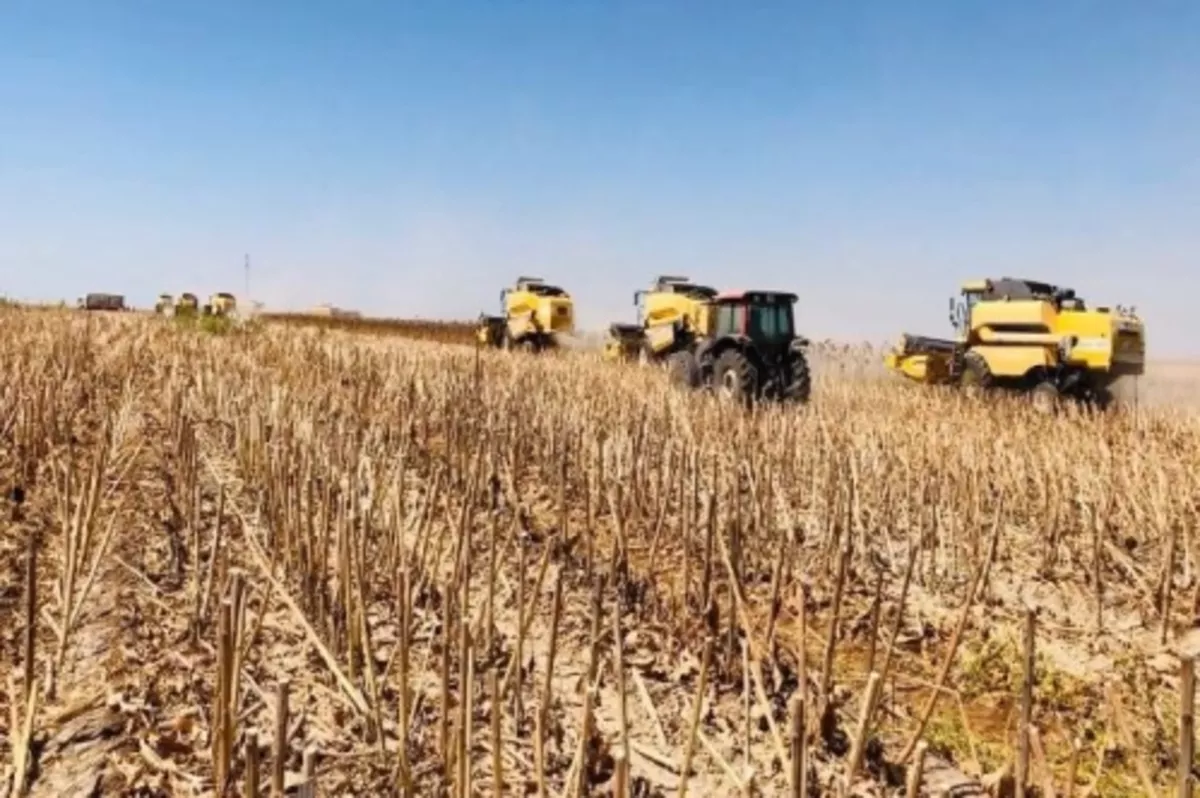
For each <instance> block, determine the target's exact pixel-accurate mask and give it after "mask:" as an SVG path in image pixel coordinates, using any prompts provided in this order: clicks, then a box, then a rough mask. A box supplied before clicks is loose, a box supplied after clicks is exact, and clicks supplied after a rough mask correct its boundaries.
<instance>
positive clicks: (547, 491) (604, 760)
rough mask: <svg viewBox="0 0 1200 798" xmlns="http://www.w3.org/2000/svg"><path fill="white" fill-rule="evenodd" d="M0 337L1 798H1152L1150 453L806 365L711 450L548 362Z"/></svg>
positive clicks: (708, 416) (1154, 556)
mask: <svg viewBox="0 0 1200 798" xmlns="http://www.w3.org/2000/svg"><path fill="white" fill-rule="evenodd" d="M0 326H2V328H3V332H4V335H5V340H6V341H7V342H9V345H8V347H7V348H6V350H5V351H4V352H2V353H0V396H2V398H3V403H2V404H0V478H3V480H4V484H5V486H6V489H8V488H9V487H14V488H15V487H18V486H19V487H21V488H22V489H23V490H22V493H23V496H21V498H22V499H23V501H21V502H20V503H19V504H18V503H16V502H12V501H10V502H9V504H10V507H9V514H8V515H6V522H7V527H6V532H5V534H4V536H3V538H0V546H2V547H3V548H0V557H2V562H3V568H2V569H0V613H2V616H0V619H2V620H3V621H4V623H3V626H2V627H0V628H3V629H4V630H5V631H4V634H5V642H6V651H9V652H13V653H12V655H11V656H7V657H5V659H4V663H5V664H4V666H3V667H4V668H5V669H6V672H5V673H4V674H3V675H4V679H3V685H4V688H5V690H6V691H7V692H6V693H5V695H4V697H3V706H0V711H3V712H5V713H7V714H6V717H8V718H11V719H13V722H12V723H9V724H7V728H8V731H6V732H4V734H3V737H0V745H3V754H4V757H5V759H4V761H5V762H6V763H8V764H9V765H10V768H9V774H8V776H7V777H6V778H7V779H8V780H9V781H10V782H12V781H13V773H14V772H15V773H17V775H19V776H20V777H21V781H22V783H21V784H20V785H19V786H20V787H24V788H27V789H28V791H29V792H30V793H31V794H34V795H65V794H76V792H81V793H85V792H86V790H88V789H90V788H91V787H92V786H93V785H94V784H95V783H96V781H97V780H98V779H99V780H102V781H103V783H104V785H105V793H106V794H107V792H108V791H110V790H111V791H116V790H119V789H125V788H130V787H133V786H134V785H143V786H144V787H147V788H149V789H150V790H151V793H154V791H158V792H157V794H164V795H166V794H176V795H187V794H196V795H200V794H205V795H210V794H213V792H214V784H215V781H214V780H215V779H220V780H221V781H222V782H223V783H224V784H225V786H226V787H227V790H228V794H231V795H232V794H246V793H247V792H249V791H250V790H251V789H253V790H254V791H255V793H256V794H258V793H261V794H270V792H271V790H272V789H274V786H277V785H278V786H289V787H291V786H303V787H304V788H305V789H307V787H308V786H310V785H311V786H315V794H318V795H347V794H360V795H361V794H383V795H388V794H408V795H436V794H442V793H443V792H444V794H447V795H468V794H472V795H478V794H486V795H492V794H496V790H497V789H499V790H500V791H501V793H502V794H504V795H516V794H524V792H525V791H526V789H529V790H532V791H535V792H537V793H538V794H541V795H550V794H554V795H556V796H557V795H583V794H592V795H597V794H610V793H616V794H620V795H655V794H662V795H673V794H677V791H681V789H682V785H681V784H680V782H681V781H683V779H681V774H682V773H683V771H684V769H685V767H686V769H687V770H688V771H689V773H688V776H687V778H686V790H687V792H688V793H689V794H692V795H728V794H751V793H755V791H757V792H756V794H762V795H772V794H799V793H798V792H797V791H796V790H797V786H793V783H795V782H799V781H801V780H803V781H806V782H807V784H808V786H809V788H810V789H812V790H815V789H816V788H817V787H818V786H821V787H822V788H823V790H822V794H826V793H828V792H829V791H830V790H833V789H834V788H835V787H836V785H838V784H841V783H842V782H843V780H844V779H846V778H847V777H849V780H850V781H853V782H854V784H853V785H852V789H854V790H857V791H860V792H861V791H866V792H869V793H872V794H895V795H901V794H905V792H904V790H905V785H904V781H905V773H904V768H905V767H915V766H916V765H918V764H920V765H923V771H922V774H923V777H924V780H925V784H926V789H927V790H931V789H933V788H934V787H936V786H946V785H947V784H949V783H952V782H954V781H959V782H965V781H969V778H968V777H969V776H971V775H973V774H976V773H977V774H978V775H980V776H982V777H984V778H983V781H988V780H989V777H990V779H991V780H992V781H995V780H996V779H997V778H998V776H1002V775H1003V773H1004V769H1005V768H1006V767H1007V768H1008V770H1014V769H1015V770H1017V772H1022V773H1026V774H1029V775H1028V781H1029V783H1030V784H1031V785H1032V786H1036V787H1038V788H1044V786H1045V785H1046V783H1047V782H1050V783H1052V784H1053V785H1054V787H1055V789H1056V790H1057V791H1059V792H1062V793H1064V794H1066V793H1068V792H1070V790H1069V789H1068V783H1070V784H1073V785H1075V786H1074V787H1073V789H1074V794H1075V795H1082V794H1085V792H1086V791H1087V790H1088V789H1089V788H1090V789H1091V790H1092V792H1093V794H1098V795H1120V794H1130V795H1134V794H1144V793H1145V792H1146V790H1147V789H1148V785H1149V783H1153V784H1154V785H1155V786H1157V787H1158V788H1159V789H1162V788H1165V787H1166V785H1168V784H1171V783H1173V782H1174V780H1175V773H1176V769H1177V765H1178V762H1177V759H1178V751H1179V744H1178V739H1179V738H1178V731H1177V726H1178V725H1179V724H1180V712H1179V698H1178V692H1179V678H1178V672H1179V669H1178V664H1177V660H1176V659H1175V658H1174V656H1173V655H1172V654H1171V653H1169V652H1171V651H1173V650H1174V649H1181V650H1185V651H1186V650H1188V649H1189V647H1191V646H1192V645H1193V643H1192V638H1193V633H1191V632H1190V630H1191V628H1192V625H1193V617H1194V615H1195V614H1196V605H1197V600H1198V599H1200V588H1198V586H1200V562H1197V560H1196V557H1197V555H1198V554H1200V549H1198V548H1197V544H1198V543H1200V541H1197V540H1196V539H1195V535H1194V531H1195V528H1196V525H1195V518H1196V512H1197V509H1196V504H1195V497H1196V495H1197V490H1196V489H1197V482H1198V479H1200V478H1198V477H1196V476H1195V474H1194V473H1193V472H1192V469H1191V466H1192V464H1193V463H1194V462H1195V460H1196V456H1197V454H1198V453H1200V429H1198V428H1197V424H1196V422H1195V421H1194V420H1191V419H1189V418H1187V417H1184V416H1171V415H1165V414H1163V415H1158V414H1156V415H1149V414H1146V415H1142V416H1137V417H1134V416H1113V417H1105V418H1087V417H1084V416H1083V415H1081V414H1077V413H1068V414H1067V415H1066V417H1064V418H1058V419H1051V418H1046V417H1042V416H1038V415H1035V414H1032V413H1030V412H1028V411H1027V410H1026V408H1024V407H1023V406H1022V405H1021V404H1020V403H1019V402H998V403H992V404H989V405H985V404H982V403H968V402H963V401H960V400H958V399H957V398H955V397H951V396H946V395H942V394H940V393H939V392H936V391H909V390H903V388H901V387H900V386H896V385H894V384H891V383H888V382H874V381H871V380H866V379H862V378H860V377H859V376H857V375H856V374H850V375H848V374H847V370H842V371H839V370H837V369H832V368H831V369H825V370H824V373H821V372H818V376H817V391H816V395H815V398H814V402H813V404H812V405H811V406H809V407H806V408H776V407H772V408H767V409H764V410H762V411H760V412H757V413H754V414H744V413H740V412H737V411H736V410H734V409H732V408H727V407H724V406H722V405H721V404H720V403H718V402H716V401H714V400H712V399H709V398H706V397H703V396H696V395H687V394H682V393H679V392H677V391H674V390H671V389H669V387H668V386H667V385H666V384H665V382H664V380H663V378H662V375H661V374H660V373H659V372H658V371H656V370H654V369H637V368H620V367H609V366H606V365H603V364H600V363H597V362H595V357H594V356H590V355H584V354H575V353H561V354H556V355H553V356H546V357H540V358H529V357H524V356H521V355H510V354H506V353H500V352H481V353H476V352H474V351H473V350H472V349H471V348H468V347H458V346H448V345H443V344H438V343H430V342H425V341H402V340H393V339H386V340H385V339H371V338H365V339H364V338H356V337H354V336H351V335H348V334H344V333H341V332H335V331H328V332H323V333H316V334H313V333H311V332H308V331H304V332H302V331H295V330H288V329H279V328H272V327H268V328H266V329H265V330H262V331H258V332H256V333H255V334H247V335H241V334H231V335H226V336H213V335H205V334H202V333H199V332H196V331H186V330H179V329H175V328H173V327H172V326H171V325H169V324H165V323H161V320H155V319H141V318H114V317H104V318H100V317H87V318H81V317H80V315H79V314H69V313H63V314H36V315H32V314H4V315H0ZM854 356H855V355H854V353H847V354H846V355H845V357H846V358H847V359H852V358H853V357H854ZM836 357H837V353H832V354H830V355H828V357H827V358H826V359H827V360H830V361H832V360H833V359H834V358H836ZM853 370H854V369H853V368H850V369H849V371H851V372H853ZM31 551H35V552H36V553H37V556H36V558H35V559H33V560H31V558H30V552H31ZM31 564H32V565H33V569H32V570H33V572H34V573H35V574H36V580H35V585H36V590H34V591H30V590H28V586H27V584H26V582H27V579H26V574H27V572H28V571H29V570H30V567H29V566H30V565H31ZM30 598H32V600H33V603H34V604H35V605H36V610H35V612H34V613H33V614H32V616H29V614H28V613H27V610H26V606H27V604H28V603H29V599H30ZM1029 607H1034V608H1036V609H1037V610H1038V613H1037V615H1036V617H1035V618H1034V619H1033V620H1032V621H1030V620H1029V618H1030V616H1029V615H1028V613H1027V609H1028V608H1029ZM30 617H32V620H33V621H34V623H32V624H30V622H29V621H30ZM1030 623H1032V624H1033V630H1034V648H1035V650H1034V651H1033V652H1030V651H1028V650H1027V649H1028V646H1027V643H1026V641H1025V635H1026V631H1027V630H1028V628H1029V624H1030ZM27 630H32V631H33V633H34V634H33V638H32V645H28V644H27V643H26V642H25V634H26V631H27ZM1164 640H1165V641H1166V642H1165V644H1164ZM29 650H32V652H33V658H32V660H29V658H28V656H27V651H29ZM1030 654H1032V657H1031V656H1029V655H1030ZM30 663H32V667H29V666H30ZM551 664H552V667H550V666H551ZM26 674H28V683H29V685H30V687H29V688H28V691H27V690H26V687H25V685H26V679H27V676H26ZM871 674H874V676H873V677H872V675H871ZM801 684H803V685H805V688H804V689H803V690H801V689H799V686H800V685H801ZM1026 685H1028V689H1025V686H1026ZM868 688H869V689H868ZM1023 695H1024V696H1027V699H1026V700H1022V696H1023ZM797 699H800V701H799V702H797ZM281 707H282V709H281ZM1185 714H1188V713H1185ZM1023 717H1025V718H1027V719H1028V722H1027V723H1026V724H1022V723H1020V719H1021V718H1023ZM18 721H19V722H18ZM401 740H404V741H406V744H404V745H401V744H400V741H401ZM1026 743H1028V744H1026ZM924 744H928V751H929V756H928V759H927V760H926V759H924V758H923V752H924V751H925V750H926V748H925V745H924ZM251 745H253V746H254V747H253V749H252V750H248V747H249V746H251ZM280 752H282V753H280ZM918 759H920V760H921V761H920V762H919V763H918V762H917V760H918ZM1017 760H1020V763H1019V764H1017ZM951 761H953V762H956V763H957V765H955V766H954V767H950V766H948V764H947V763H948V762H951ZM800 762H804V763H806V764H807V769H802V768H797V767H796V764H797V763H800ZM248 763H251V764H253V765H255V766H256V767H257V768H258V770H256V771H255V773H254V774H253V777H252V776H251V774H249V773H248V772H247V765H248ZM685 763H687V764H686V765H685ZM688 765H690V767H688ZM1072 776H1073V777H1072ZM497 784H498V785H500V786H499V788H497V787H496V786H495V785H497Z"/></svg>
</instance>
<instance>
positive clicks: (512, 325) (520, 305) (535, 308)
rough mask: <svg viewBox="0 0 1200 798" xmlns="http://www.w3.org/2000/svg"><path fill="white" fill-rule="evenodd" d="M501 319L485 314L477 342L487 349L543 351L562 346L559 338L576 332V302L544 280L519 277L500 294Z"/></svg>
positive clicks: (560, 289)
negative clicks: (489, 347) (494, 347)
mask: <svg viewBox="0 0 1200 798" xmlns="http://www.w3.org/2000/svg"><path fill="white" fill-rule="evenodd" d="M500 312H501V315H499V316H487V315H482V316H480V319H479V326H478V327H477V328H476V333H475V334H476V338H477V340H478V341H479V342H480V343H481V344H483V345H485V346H496V347H501V348H504V349H523V350H525V351H530V352H539V351H541V350H543V349H550V348H553V347H556V346H557V345H558V337H559V336H562V335H573V334H574V333H575V301H574V300H573V299H572V298H571V295H570V294H569V293H567V292H566V291H565V290H563V289H562V288H560V287H558V286H556V285H550V284H548V283H546V281H544V280H543V279H542V278H540V277H518V278H517V280H516V283H515V284H514V285H513V286H512V287H511V288H505V289H503V290H501V291H500Z"/></svg>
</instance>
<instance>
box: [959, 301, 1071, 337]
mask: <svg viewBox="0 0 1200 798" xmlns="http://www.w3.org/2000/svg"><path fill="white" fill-rule="evenodd" d="M1057 316H1058V314H1057V313H1056V312H1055V310H1054V305H1052V304H1051V303H1049V302H1040V301H1036V300H1012V301H1004V300H997V301H990V302H977V303H976V304H975V307H974V308H973V309H972V311H971V327H972V328H973V329H979V328H981V327H998V328H1006V327H1007V328H1009V329H1014V328H1018V327H1020V328H1025V329H1028V330H1029V331H1034V330H1039V331H1050V330H1053V329H1054V327H1055V321H1056V319H1057Z"/></svg>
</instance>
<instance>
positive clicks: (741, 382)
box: [712, 349, 758, 407]
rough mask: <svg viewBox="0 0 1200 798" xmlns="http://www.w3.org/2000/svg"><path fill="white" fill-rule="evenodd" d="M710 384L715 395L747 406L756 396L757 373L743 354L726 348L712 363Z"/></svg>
mask: <svg viewBox="0 0 1200 798" xmlns="http://www.w3.org/2000/svg"><path fill="white" fill-rule="evenodd" d="M712 384H713V388H715V389H716V392H717V396H719V397H721V398H722V399H725V400H727V401H731V402H734V403H736V404H739V405H742V406H743V407H749V406H750V405H752V404H754V400H755V398H756V396H755V394H756V393H757V388H758V375H757V374H756V373H755V371H754V366H752V365H751V364H750V361H749V360H748V359H747V358H746V356H745V355H743V354H742V353H741V352H739V351H738V350H736V349H727V350H726V351H725V352H723V353H721V356H720V357H718V358H717V362H716V363H715V364H713V376H712Z"/></svg>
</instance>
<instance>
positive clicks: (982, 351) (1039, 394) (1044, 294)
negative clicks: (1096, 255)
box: [885, 277, 1146, 409]
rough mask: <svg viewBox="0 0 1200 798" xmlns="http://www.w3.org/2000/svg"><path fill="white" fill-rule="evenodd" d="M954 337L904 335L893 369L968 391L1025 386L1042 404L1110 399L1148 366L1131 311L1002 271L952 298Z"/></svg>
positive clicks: (1141, 329)
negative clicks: (1089, 301)
mask: <svg viewBox="0 0 1200 798" xmlns="http://www.w3.org/2000/svg"><path fill="white" fill-rule="evenodd" d="M950 322H951V325H952V326H953V327H954V329H955V332H956V335H955V338H954V339H953V340H946V339H937V338H923V337H919V336H908V335H906V336H903V337H902V339H901V342H900V345H899V346H897V347H896V348H895V349H893V350H892V351H891V352H890V353H888V355H887V356H886V357H885V363H886V365H888V366H889V367H890V368H892V369H893V370H895V371H897V372H899V373H901V374H904V375H905V376H907V377H909V378H911V379H915V380H917V381H918V382H926V383H954V384H959V385H961V386H963V387H965V388H967V389H968V390H970V391H971V392H979V391H983V390H987V389H990V388H1003V389H1010V390H1015V391H1019V392H1027V393H1029V394H1030V395H1031V396H1032V398H1033V399H1034V400H1035V402H1036V404H1037V405H1038V406H1039V408H1040V409H1049V408H1051V407H1052V406H1053V405H1055V404H1056V403H1057V402H1058V400H1059V399H1061V398H1070V399H1076V400H1081V401H1086V402H1089V403H1094V404H1098V405H1101V406H1103V405H1107V404H1108V403H1109V402H1110V401H1111V400H1112V399H1113V398H1116V396H1117V394H1120V393H1123V392H1124V391H1123V388H1124V387H1125V385H1126V384H1127V382H1128V381H1127V379H1126V378H1130V377H1137V376H1140V375H1141V374H1142V373H1143V372H1144V370H1145V350H1146V347H1145V325H1144V323H1143V322H1142V320H1141V319H1140V318H1139V317H1138V316H1137V314H1136V312H1134V311H1132V310H1125V309H1124V308H1120V307H1118V308H1115V309H1114V308H1109V307H1089V306H1088V305H1087V303H1086V302H1084V300H1083V299H1082V298H1080V297H1078V296H1077V295H1076V293H1075V291H1074V290H1072V289H1070V288H1064V287H1061V286H1057V285H1053V284H1051V283H1047V282H1041V281H1037V280H1025V279H1017V278H1012V277H1002V278H999V279H991V280H975V281H970V282H967V283H964V284H963V286H962V290H961V294H960V296H959V297H957V298H954V299H951V300H950Z"/></svg>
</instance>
